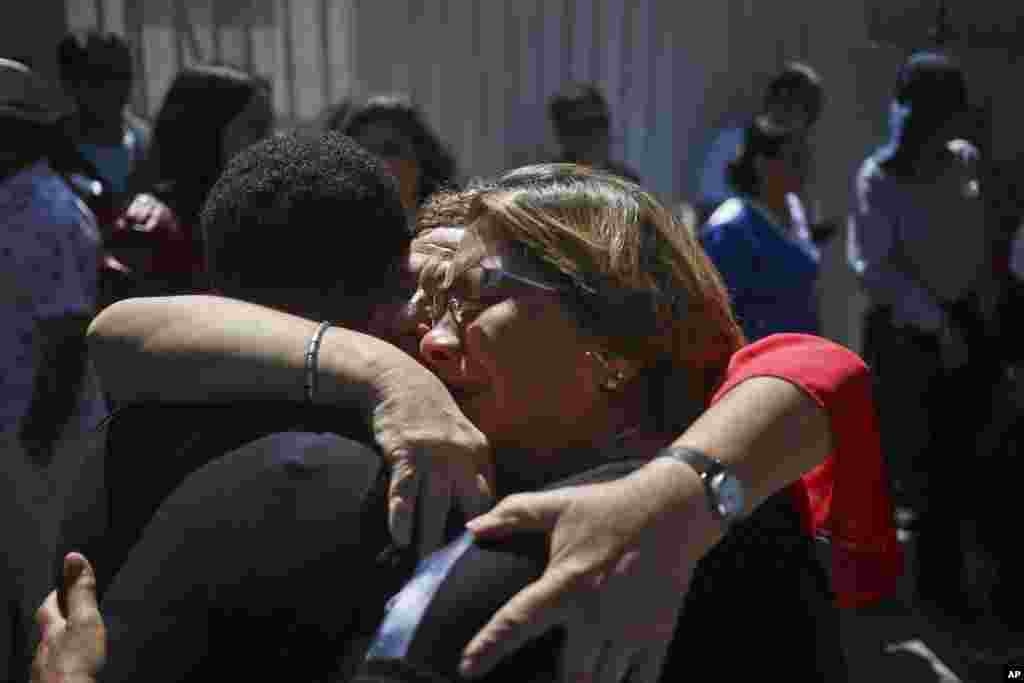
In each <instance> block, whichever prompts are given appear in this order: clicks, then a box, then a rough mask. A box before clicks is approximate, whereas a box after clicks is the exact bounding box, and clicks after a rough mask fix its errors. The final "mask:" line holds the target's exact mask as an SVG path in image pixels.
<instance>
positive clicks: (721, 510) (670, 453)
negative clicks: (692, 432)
mask: <svg viewBox="0 0 1024 683" xmlns="http://www.w3.org/2000/svg"><path fill="white" fill-rule="evenodd" d="M659 455H661V456H665V457H669V458H673V459H675V460H678V461H679V462H683V463H686V464H687V465H689V466H690V467H692V468H693V469H694V470H695V471H696V472H697V474H698V475H700V480H701V481H702V482H704V492H705V493H706V494H707V497H708V502H709V504H710V507H711V514H713V515H714V516H715V518H716V519H718V520H720V521H721V522H723V523H725V524H726V525H729V524H732V523H733V522H735V521H736V520H737V519H739V518H740V517H742V516H743V505H744V502H745V500H746V495H745V492H744V488H743V482H741V481H740V480H739V479H738V478H737V477H736V475H735V474H733V473H732V471H731V470H730V469H729V468H728V467H726V466H725V465H724V464H723V463H722V462H721V461H719V460H716V459H715V458H712V457H711V456H710V455H706V454H704V453H701V452H700V451H698V450H696V449H693V448H683V447H680V446H670V447H669V448H666V449H664V450H663V451H661V453H660V454H659Z"/></svg>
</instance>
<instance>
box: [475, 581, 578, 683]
mask: <svg viewBox="0 0 1024 683" xmlns="http://www.w3.org/2000/svg"><path fill="white" fill-rule="evenodd" d="M577 588H578V586H577V584H576V582H575V581H574V578H573V577H572V576H570V575H568V574H567V573H565V572H562V571H558V570H557V569H549V570H548V571H546V572H545V573H544V575H543V576H542V577H541V578H540V579H538V580H537V581H535V582H534V583H532V584H530V585H529V586H527V587H526V588H524V589H523V590H521V591H520V592H519V593H518V594H517V595H516V596H515V597H513V598H512V599H511V600H509V601H508V602H507V603H506V604H505V606H504V607H502V608H501V609H500V610H498V612H497V613H496V614H495V615H494V616H493V617H492V618H491V620H490V621H489V622H488V623H487V625H486V626H484V627H483V629H481V630H480V632H479V633H478V634H477V635H476V637H474V638H473V640H472V641H470V643H469V645H467V646H466V649H465V650H464V651H463V656H462V663H461V664H460V666H459V670H460V671H461V673H462V674H463V675H464V676H469V677H477V676H482V675H484V674H486V673H488V672H489V671H490V670H491V669H493V668H494V666H495V665H496V664H497V663H498V662H499V661H501V659H502V658H503V657H505V656H507V655H509V654H511V653H512V652H515V651H516V650H518V649H519V648H520V647H522V646H523V645H524V644H525V643H527V642H529V641H530V640H532V639H534V638H536V637H538V636H540V635H542V634H543V633H545V632H546V631H547V630H548V629H550V628H552V627H553V626H555V625H557V624H559V623H561V622H563V621H564V620H565V615H566V610H567V609H568V608H569V605H571V604H572V603H573V601H574V599H575V597H576V594H577V590H576V589H577Z"/></svg>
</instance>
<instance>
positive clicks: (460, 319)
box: [427, 264, 571, 327]
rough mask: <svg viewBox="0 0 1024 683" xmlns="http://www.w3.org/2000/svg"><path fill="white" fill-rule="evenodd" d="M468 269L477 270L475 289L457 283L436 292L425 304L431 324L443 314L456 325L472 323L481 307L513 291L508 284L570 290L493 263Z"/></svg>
mask: <svg viewBox="0 0 1024 683" xmlns="http://www.w3.org/2000/svg"><path fill="white" fill-rule="evenodd" d="M470 270H471V271H479V272H480V279H479V284H477V285H476V289H477V290H478V291H477V292H474V293H469V292H465V290H466V289H468V286H467V285H465V284H463V286H461V287H460V286H458V284H456V285H453V286H452V287H449V288H444V289H438V290H437V291H435V292H434V293H433V294H432V295H431V296H430V299H429V303H428V304H427V317H428V318H429V320H430V325H431V327H434V326H436V325H437V324H438V323H440V322H441V320H442V319H443V318H444V316H445V313H451V315H452V320H454V321H455V324H456V325H457V326H459V327H462V326H463V325H465V324H467V323H469V322H471V321H472V320H473V319H474V318H475V317H476V316H478V315H479V314H480V313H482V312H483V311H484V309H486V308H489V307H490V306H493V305H494V304H496V303H499V302H500V301H503V300H505V299H507V298H508V297H510V296H512V295H514V293H515V292H514V290H513V289H512V288H510V287H509V285H519V286H525V287H529V288H532V289H535V290H539V291H543V292H548V293H551V294H563V293H565V292H569V291H571V288H570V287H569V286H568V285H564V284H555V283H550V282H543V281H541V280H540V279H538V278H534V277H530V276H528V275H521V274H519V273H513V272H511V271H509V270H505V269H504V268H500V267H496V266H486V265H482V264H481V265H477V266H474V267H473V268H471V269H470Z"/></svg>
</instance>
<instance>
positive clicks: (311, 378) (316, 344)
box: [305, 320, 332, 405]
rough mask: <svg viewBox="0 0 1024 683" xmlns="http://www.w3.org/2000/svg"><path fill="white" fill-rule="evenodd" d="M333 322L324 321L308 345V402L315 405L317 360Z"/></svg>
mask: <svg viewBox="0 0 1024 683" xmlns="http://www.w3.org/2000/svg"><path fill="white" fill-rule="evenodd" d="M331 324H332V323H330V322H329V321H326V320H325V321H324V322H322V323H320V326H319V327H317V328H316V332H314V333H313V337H312V338H311V339H310V340H309V346H307V347H306V385H305V386H306V403H308V404H309V405H313V398H314V397H315V396H316V377H317V360H318V357H319V355H320V342H322V341H323V339H324V333H325V332H327V328H328V327H330V326H331Z"/></svg>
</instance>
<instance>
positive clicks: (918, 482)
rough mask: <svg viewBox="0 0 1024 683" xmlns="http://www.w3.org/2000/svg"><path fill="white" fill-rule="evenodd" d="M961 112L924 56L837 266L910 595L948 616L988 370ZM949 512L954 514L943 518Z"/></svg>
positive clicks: (940, 72)
mask: <svg viewBox="0 0 1024 683" xmlns="http://www.w3.org/2000/svg"><path fill="white" fill-rule="evenodd" d="M969 111H970V109H969V98H968V92H967V85H966V80H965V78H964V74H963V71H962V69H961V67H960V65H959V64H958V62H957V61H956V60H954V59H953V58H951V57H949V56H947V55H943V54H939V53H935V52H922V53H917V54H915V55H913V56H911V57H910V58H909V60H908V61H907V62H906V63H905V64H904V65H903V67H902V68H901V70H900V73H899V76H898V79H897V84H896V89H895V97H894V99H893V101H892V104H891V105H890V140H889V141H888V143H887V144H885V145H884V146H882V147H881V148H879V149H878V150H876V151H875V152H874V153H873V154H872V155H871V156H869V157H868V158H867V159H866V160H865V161H864V163H863V165H862V166H861V168H860V171H859V173H858V175H857V179H856V193H857V210H856V212H855V213H854V215H853V216H852V219H851V221H850V232H849V243H848V257H849V263H850V266H851V268H852V269H853V271H854V273H855V274H856V275H857V277H858V278H859V280H860V284H861V286H862V288H863V290H864V291H865V292H866V293H867V295H868V297H869V299H870V307H869V310H868V312H867V314H866V317H865V322H864V340H865V342H864V343H865V357H866V358H867V359H868V364H869V365H870V366H871V367H872V368H873V369H874V370H875V372H876V376H877V379H878V381H879V391H878V392H877V395H878V397H879V411H880V416H881V430H882V443H883V447H884V448H885V450H886V452H887V457H888V458H889V459H890V466H891V471H892V473H893V479H894V481H893V485H894V489H895V491H896V493H897V500H898V504H901V505H902V506H903V508H904V510H905V513H904V514H903V515H902V518H903V521H904V523H906V524H907V525H909V526H910V527H911V528H914V529H916V530H917V531H918V534H919V537H918V545H919V557H920V561H919V563H918V565H919V572H920V576H919V577H918V583H919V590H920V591H921V593H922V595H923V596H925V597H934V599H935V600H934V601H935V602H938V603H941V604H943V605H945V606H946V607H948V608H950V609H952V610H954V611H959V610H960V609H961V608H962V607H963V605H958V604H955V603H956V601H957V598H958V597H959V596H962V595H964V590H963V585H964V584H963V578H962V576H961V572H962V560H961V558H960V557H958V553H959V547H958V543H957V541H956V538H957V530H958V528H959V524H960V517H962V516H963V515H964V514H966V513H965V511H964V510H963V505H964V504H965V503H966V502H967V500H966V499H965V497H964V495H963V494H965V493H966V492H965V491H964V490H963V487H962V486H961V485H960V484H959V483H958V481H959V477H962V476H963V473H964V472H966V471H968V470H969V468H970V465H969V460H970V459H971V458H973V456H974V449H975V443H974V435H975V434H976V432H977V431H978V430H979V429H980V428H981V427H982V425H983V424H984V421H985V420H986V419H988V418H987V413H988V404H987V398H988V397H989V396H990V394H991V386H992V384H993V383H994V382H995V379H996V375H995V371H997V369H998V368H997V367H996V366H995V365H994V364H993V362H992V361H993V360H994V359H995V358H996V354H995V353H994V352H990V350H986V349H990V347H989V342H988V341H987V340H988V338H989V335H990V333H991V331H992V327H991V321H992V320H993V319H994V310H995V306H994V303H995V300H996V297H995V293H996V290H997V287H996V281H995V277H994V273H993V269H992V266H991V263H992V246H993V239H992V237H993V236H992V234H991V230H990V229H989V227H988V225H987V222H986V220H985V206H984V203H983V199H982V197H983V192H982V190H983V188H982V187H981V184H980V178H981V173H980V154H979V152H978V150H977V149H976V148H975V146H974V145H973V144H971V143H970V142H968V141H967V140H966V139H964V138H965V137H967V135H968V134H969V133H968V131H969V128H968V125H967V124H968V122H969V121H968V119H967V114H968V113H969ZM954 508H955V510H954Z"/></svg>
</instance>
